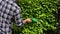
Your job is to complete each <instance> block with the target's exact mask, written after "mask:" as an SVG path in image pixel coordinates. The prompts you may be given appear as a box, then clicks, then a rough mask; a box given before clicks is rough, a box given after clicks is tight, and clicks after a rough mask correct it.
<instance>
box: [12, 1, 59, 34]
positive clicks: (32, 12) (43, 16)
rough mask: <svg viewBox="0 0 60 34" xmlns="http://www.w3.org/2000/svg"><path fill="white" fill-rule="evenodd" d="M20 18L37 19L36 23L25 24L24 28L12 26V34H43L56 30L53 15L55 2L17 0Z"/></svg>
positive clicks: (55, 6) (55, 7) (55, 21)
mask: <svg viewBox="0 0 60 34" xmlns="http://www.w3.org/2000/svg"><path fill="white" fill-rule="evenodd" d="M17 4H18V6H20V8H21V10H22V11H21V14H22V18H23V19H26V18H32V17H34V18H37V19H38V22H37V23H31V24H25V25H24V27H17V26H16V24H15V22H14V25H13V34H45V32H46V31H48V30H52V31H55V30H56V26H57V25H58V22H57V19H56V17H55V13H56V12H57V0H19V1H18V3H17Z"/></svg>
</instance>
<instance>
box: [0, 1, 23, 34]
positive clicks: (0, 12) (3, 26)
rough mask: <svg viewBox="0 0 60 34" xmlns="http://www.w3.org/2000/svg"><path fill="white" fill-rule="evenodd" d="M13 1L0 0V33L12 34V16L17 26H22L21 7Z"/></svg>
mask: <svg viewBox="0 0 60 34" xmlns="http://www.w3.org/2000/svg"><path fill="white" fill-rule="evenodd" d="M15 1H16V0H0V34H12V31H11V29H12V24H13V20H12V18H14V20H15V21H16V25H17V26H23V20H22V17H21V9H20V7H19V6H18V5H17V4H16V3H15Z"/></svg>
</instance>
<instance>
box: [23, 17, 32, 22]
mask: <svg viewBox="0 0 60 34" xmlns="http://www.w3.org/2000/svg"><path fill="white" fill-rule="evenodd" d="M23 22H24V23H31V22H32V20H31V19H30V18H27V19H25V20H24V21H23Z"/></svg>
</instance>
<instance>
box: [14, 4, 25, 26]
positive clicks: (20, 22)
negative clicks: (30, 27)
mask: <svg viewBox="0 0 60 34" xmlns="http://www.w3.org/2000/svg"><path fill="white" fill-rule="evenodd" d="M14 6H15V10H14V17H15V21H16V25H17V26H23V25H24V24H23V19H22V17H21V16H22V15H21V9H20V7H19V6H18V5H17V4H16V3H15V4H14Z"/></svg>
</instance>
